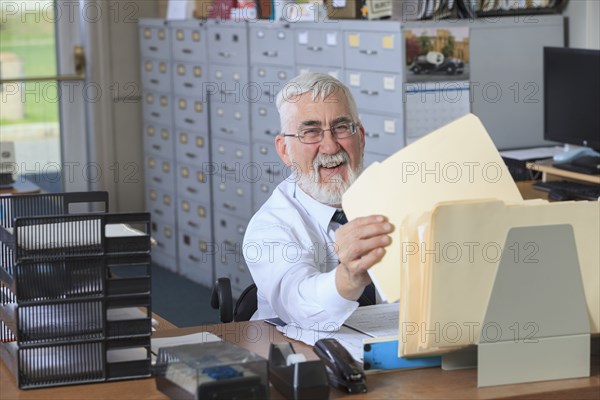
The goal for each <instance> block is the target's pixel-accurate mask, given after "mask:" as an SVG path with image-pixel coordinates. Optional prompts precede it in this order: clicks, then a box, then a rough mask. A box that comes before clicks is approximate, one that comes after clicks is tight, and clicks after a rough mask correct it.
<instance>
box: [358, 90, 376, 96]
mask: <svg viewBox="0 0 600 400" xmlns="http://www.w3.org/2000/svg"><path fill="white" fill-rule="evenodd" d="M360 92H361V93H362V94H366V95H367V96H378V95H379V92H378V91H377V90H361V91H360Z"/></svg>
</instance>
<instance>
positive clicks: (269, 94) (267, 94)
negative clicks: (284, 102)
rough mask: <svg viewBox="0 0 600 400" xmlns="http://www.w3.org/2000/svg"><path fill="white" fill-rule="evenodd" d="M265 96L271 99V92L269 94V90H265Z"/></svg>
mask: <svg viewBox="0 0 600 400" xmlns="http://www.w3.org/2000/svg"><path fill="white" fill-rule="evenodd" d="M263 94H264V95H265V96H268V97H271V92H269V91H268V90H265V91H264V92H263Z"/></svg>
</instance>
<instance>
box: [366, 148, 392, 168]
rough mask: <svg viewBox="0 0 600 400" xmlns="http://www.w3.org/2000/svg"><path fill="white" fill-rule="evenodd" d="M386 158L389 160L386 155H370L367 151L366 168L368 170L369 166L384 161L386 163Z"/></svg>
mask: <svg viewBox="0 0 600 400" xmlns="http://www.w3.org/2000/svg"><path fill="white" fill-rule="evenodd" d="M386 158H388V156H386V155H383V154H377V153H368V152H366V151H365V159H364V166H365V168H366V167H368V166H369V165H371V164H373V163H374V162H379V163H380V162H383V161H385V159H386Z"/></svg>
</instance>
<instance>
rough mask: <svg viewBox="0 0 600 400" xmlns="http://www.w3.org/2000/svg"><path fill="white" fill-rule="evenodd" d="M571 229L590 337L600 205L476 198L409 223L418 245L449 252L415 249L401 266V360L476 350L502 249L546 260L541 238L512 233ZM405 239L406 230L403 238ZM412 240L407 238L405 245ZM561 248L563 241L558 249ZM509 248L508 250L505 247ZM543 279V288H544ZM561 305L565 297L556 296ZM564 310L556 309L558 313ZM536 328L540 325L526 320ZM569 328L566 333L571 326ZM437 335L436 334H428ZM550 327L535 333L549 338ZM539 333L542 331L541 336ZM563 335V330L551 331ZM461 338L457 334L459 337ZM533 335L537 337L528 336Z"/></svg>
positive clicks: (597, 315) (598, 274) (599, 301)
mask: <svg viewBox="0 0 600 400" xmlns="http://www.w3.org/2000/svg"><path fill="white" fill-rule="evenodd" d="M562 224H568V225H571V226H572V228H573V234H574V239H575V243H576V245H577V256H578V262H579V266H580V270H581V278H582V282H583V289H584V295H585V299H586V302H587V307H588V315H589V318H590V330H591V333H598V332H600V294H599V291H600V289H599V286H600V283H599V282H600V270H599V269H598V265H600V248H599V247H598V243H600V232H599V230H598V226H600V204H599V203H598V202H588V201H580V202H560V203H547V202H543V201H542V202H540V201H537V200H535V201H525V202H522V203H519V204H506V203H505V202H502V201H498V200H471V201H461V202H445V203H440V204H438V205H437V206H436V207H435V208H434V209H433V210H432V211H431V212H428V213H425V214H424V216H423V217H422V218H420V219H418V220H417V223H416V224H407V223H405V224H404V226H403V228H406V231H409V230H412V231H416V232H417V234H416V235H419V232H420V233H422V234H421V236H420V237H418V238H415V237H413V239H412V240H413V241H414V243H419V244H423V243H424V244H426V245H427V246H428V248H434V247H435V248H438V249H446V251H440V253H441V255H440V254H438V253H433V252H432V253H428V254H424V253H422V252H421V253H420V254H419V253H418V252H417V251H413V250H416V249H411V250H410V251H407V253H408V255H409V257H407V260H406V262H405V263H404V264H403V269H402V281H403V282H406V283H407V285H405V286H404V287H403V289H404V290H403V292H402V296H401V300H400V303H401V304H403V305H408V306H407V307H403V310H402V312H401V313H400V325H399V326H400V327H402V328H403V335H402V338H403V342H404V346H403V348H401V351H402V353H401V354H402V355H412V356H414V355H423V354H427V353H430V354H431V353H434V354H439V353H440V352H444V351H448V350H453V349H455V348H457V347H460V346H465V345H470V344H477V343H478V342H479V337H480V329H481V326H482V324H483V321H484V317H485V313H486V309H487V308H488V301H489V298H490V295H491V292H492V287H493V285H494V281H495V279H496V273H497V271H498V265H499V263H500V258H501V257H500V256H501V255H502V254H503V252H504V251H508V253H506V254H510V255H511V257H514V258H515V259H518V260H523V262H524V264H525V265H527V264H528V263H531V264H532V265H533V264H536V263H537V260H538V258H541V256H542V255H543V254H544V253H543V252H544V251H545V249H544V248H540V246H538V244H537V239H538V238H536V237H532V238H531V241H527V242H526V243H505V242H506V238H507V235H508V232H509V230H510V229H511V228H514V227H527V226H540V225H543V226H547V225H562ZM403 233H404V232H403ZM402 240H403V241H405V240H411V238H410V237H409V236H405V237H403V239H402ZM556 245H557V246H560V245H561V243H557V244H556ZM505 247H506V249H508V250H506V249H505ZM544 279H545V277H544V276H540V277H539V280H540V285H542V286H543V285H544ZM557 299H558V301H560V293H559V294H557ZM559 309H560V307H558V308H556V307H554V306H553V307H552V310H553V311H556V312H560V310H559ZM528 322H530V323H535V321H528ZM437 326H440V327H452V329H454V330H453V331H452V332H451V333H449V331H448V332H446V333H447V334H446V335H444V334H442V335H437V336H436V335H422V334H421V333H422V332H421V330H422V328H423V327H428V328H429V327H437ZM565 328H566V327H565ZM430 329H433V328H430ZM546 329H548V326H541V327H538V328H537V329H536V334H538V335H540V336H541V337H544V335H545V334H546ZM538 330H539V332H538ZM556 331H560V327H558V328H557V330H554V331H553V332H556ZM455 333H456V334H455ZM527 333H529V334H531V332H527Z"/></svg>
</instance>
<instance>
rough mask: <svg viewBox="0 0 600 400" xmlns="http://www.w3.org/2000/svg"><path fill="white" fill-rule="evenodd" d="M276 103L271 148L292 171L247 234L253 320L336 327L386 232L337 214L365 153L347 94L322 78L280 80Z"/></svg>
mask: <svg viewBox="0 0 600 400" xmlns="http://www.w3.org/2000/svg"><path fill="white" fill-rule="evenodd" d="M276 102H277V109H278V111H279V115H280V121H281V130H282V133H281V134H280V135H278V136H277V137H276V139H275V146H276V149H277V153H278V154H279V156H280V157H281V159H282V160H283V162H284V163H285V164H286V165H288V166H290V167H292V168H293V170H294V171H295V173H294V174H292V176H290V177H289V178H288V179H286V180H285V181H283V182H282V183H281V184H279V185H278V186H277V188H276V189H275V191H274V192H273V194H272V195H271V197H270V198H269V199H268V200H267V201H266V202H265V204H264V205H263V206H262V207H261V209H260V210H259V211H258V212H257V213H256V214H255V215H254V217H253V218H252V220H251V221H250V224H249V225H248V228H247V230H246V236H245V237H244V249H245V251H244V256H245V259H246V262H247V264H248V267H249V268H250V272H251V273H252V277H253V279H254V282H255V283H256V285H257V287H258V310H257V312H256V313H255V314H254V316H253V319H265V318H272V317H279V318H281V319H282V320H283V321H285V322H286V323H288V324H289V323H294V324H297V325H299V326H301V327H303V328H308V329H315V330H331V329H336V327H338V326H340V325H341V324H342V323H343V322H344V321H345V320H346V319H347V318H348V317H349V316H350V314H352V312H353V311H354V310H355V309H356V308H357V307H358V305H359V302H358V299H359V298H361V295H362V297H364V295H363V292H364V291H365V288H366V287H368V286H369V285H371V280H370V278H369V275H368V273H367V271H368V270H369V268H371V267H372V266H373V265H374V264H376V263H377V262H378V261H379V260H381V258H382V257H383V254H384V247H385V246H387V245H389V244H390V243H391V238H390V237H389V236H388V234H389V233H390V232H391V231H392V230H393V227H392V225H391V224H390V223H389V222H387V220H386V218H385V217H384V216H381V215H373V216H369V217H363V218H357V219H355V220H352V221H350V222H348V223H347V224H346V223H345V222H347V221H346V219H345V216H344V215H343V212H342V211H341V202H342V195H343V194H344V192H345V191H346V189H348V187H349V186H350V185H351V184H352V183H353V182H354V181H355V180H356V178H357V177H358V176H359V174H360V173H361V170H362V168H363V151H364V147H365V131H364V128H363V127H362V125H361V124H360V121H359V120H358V112H357V110H356V104H355V102H354V99H353V97H352V95H351V93H350V91H349V90H348V88H347V87H346V86H344V84H342V83H341V82H340V81H338V80H337V79H335V78H333V77H331V76H329V75H325V74H317V73H306V74H302V75H299V76H297V77H295V78H293V79H292V80H290V81H289V82H288V83H286V85H285V86H284V87H283V88H282V90H281V91H280V92H279V94H278V96H277V99H276ZM373 195H375V193H373ZM342 225H343V226H342ZM367 297H368V296H367ZM371 301H373V300H371Z"/></svg>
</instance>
